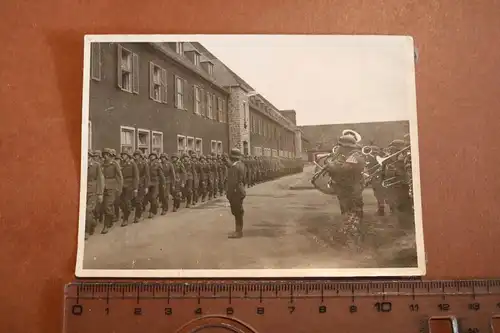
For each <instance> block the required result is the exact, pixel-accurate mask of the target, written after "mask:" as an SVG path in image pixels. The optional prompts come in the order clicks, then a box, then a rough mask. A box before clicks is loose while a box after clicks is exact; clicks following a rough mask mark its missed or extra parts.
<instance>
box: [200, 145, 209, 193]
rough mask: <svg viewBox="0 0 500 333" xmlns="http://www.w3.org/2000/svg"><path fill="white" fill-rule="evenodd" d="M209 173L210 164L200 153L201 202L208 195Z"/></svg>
mask: <svg viewBox="0 0 500 333" xmlns="http://www.w3.org/2000/svg"><path fill="white" fill-rule="evenodd" d="M209 173H210V166H209V165H208V163H207V159H206V157H205V156H204V155H200V172H199V174H200V197H201V202H205V200H207V196H208V178H209Z"/></svg>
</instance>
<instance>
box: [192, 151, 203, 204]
mask: <svg viewBox="0 0 500 333" xmlns="http://www.w3.org/2000/svg"><path fill="white" fill-rule="evenodd" d="M189 154H190V156H191V164H192V165H193V200H192V204H193V205H196V204H197V203H198V200H199V199H200V176H201V175H200V161H199V159H198V156H197V155H196V152H194V151H190V152H189Z"/></svg>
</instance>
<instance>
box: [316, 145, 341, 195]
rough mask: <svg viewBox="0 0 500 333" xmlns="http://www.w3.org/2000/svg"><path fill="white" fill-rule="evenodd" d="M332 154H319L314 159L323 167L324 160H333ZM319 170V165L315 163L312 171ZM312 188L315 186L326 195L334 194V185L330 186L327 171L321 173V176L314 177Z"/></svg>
mask: <svg viewBox="0 0 500 333" xmlns="http://www.w3.org/2000/svg"><path fill="white" fill-rule="evenodd" d="M333 158H334V157H333V156H332V154H328V155H324V156H320V157H318V158H317V159H316V163H318V164H319V165H320V166H321V167H323V166H324V165H325V164H326V162H329V161H332V160H333ZM319 170H320V167H319V166H318V165H316V167H315V168H314V172H315V173H316V172H318V171H319ZM313 185H314V188H316V189H317V190H318V191H320V192H321V193H324V194H328V195H335V194H336V193H335V186H332V185H333V184H332V182H331V178H330V175H328V173H323V174H322V175H321V176H319V177H318V178H316V180H315V181H314V182H313Z"/></svg>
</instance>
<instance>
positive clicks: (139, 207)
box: [133, 150, 150, 223]
mask: <svg viewBox="0 0 500 333" xmlns="http://www.w3.org/2000/svg"><path fill="white" fill-rule="evenodd" d="M133 157H134V159H135V164H136V165H137V170H138V171H139V183H138V188H137V196H136V197H135V198H134V206H135V214H134V215H135V216H134V223H138V222H139V220H140V219H141V217H142V213H143V212H144V208H145V207H144V206H145V202H146V196H147V194H148V191H149V183H150V177H149V164H148V162H147V161H146V160H145V159H144V157H143V154H142V152H141V151H140V150H136V151H135V152H134V155H133Z"/></svg>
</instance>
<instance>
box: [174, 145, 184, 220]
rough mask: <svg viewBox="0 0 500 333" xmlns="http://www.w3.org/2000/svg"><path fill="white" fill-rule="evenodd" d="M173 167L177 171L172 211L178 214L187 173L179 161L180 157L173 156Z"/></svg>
mask: <svg viewBox="0 0 500 333" xmlns="http://www.w3.org/2000/svg"><path fill="white" fill-rule="evenodd" d="M172 165H173V166H174V171H175V182H173V183H172V197H173V199H174V207H173V209H172V211H173V212H176V211H177V210H178V209H179V208H180V207H181V200H182V192H183V189H184V181H185V177H186V171H185V170H184V165H183V164H182V162H181V161H180V160H179V156H178V155H177V154H173V155H172Z"/></svg>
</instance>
